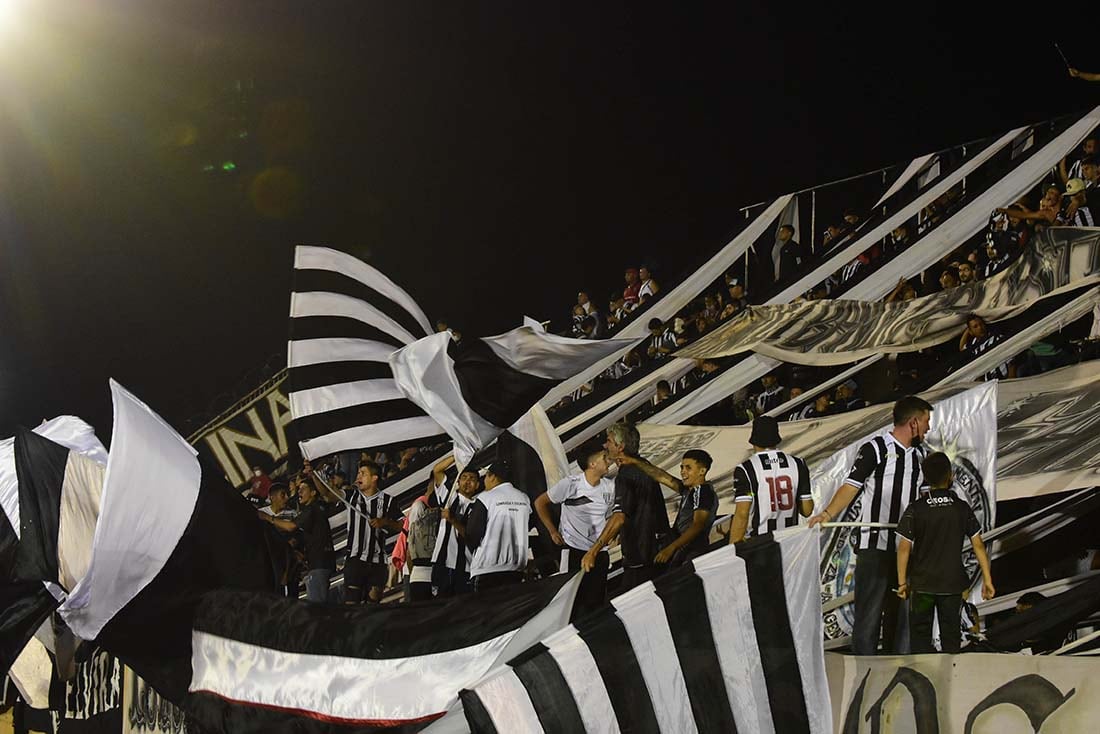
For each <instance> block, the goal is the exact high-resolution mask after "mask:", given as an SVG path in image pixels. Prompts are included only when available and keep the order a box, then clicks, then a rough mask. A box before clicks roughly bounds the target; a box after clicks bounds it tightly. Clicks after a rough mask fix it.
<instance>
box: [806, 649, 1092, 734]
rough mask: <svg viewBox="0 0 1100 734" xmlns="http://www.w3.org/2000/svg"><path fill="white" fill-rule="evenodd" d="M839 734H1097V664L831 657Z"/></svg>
mask: <svg viewBox="0 0 1100 734" xmlns="http://www.w3.org/2000/svg"><path fill="white" fill-rule="evenodd" d="M825 668H826V670H827V671H828V677H829V693H830V699H831V701H832V714H833V719H834V720H835V721H836V722H837V727H836V731H837V732H840V734H878V733H879V732H886V731H891V732H917V734H926V733H929V734H930V733H931V732H964V733H965V734H979V733H980V732H1003V733H1004V734H1009V733H1010V732H1066V733H1067V734H1068V733H1069V732H1090V731H1095V730H1096V721H1097V718H1098V717H1100V697H1098V695H1097V694H1098V693H1100V690H1098V689H1097V683H1096V663H1095V661H1093V660H1087V659H1086V660H1081V659H1075V658H1066V657H1048V656H1032V655H1005V654H985V653H968V654H964V655H884V656H879V657H857V656H854V655H838V654H836V653H830V654H828V655H826V656H825Z"/></svg>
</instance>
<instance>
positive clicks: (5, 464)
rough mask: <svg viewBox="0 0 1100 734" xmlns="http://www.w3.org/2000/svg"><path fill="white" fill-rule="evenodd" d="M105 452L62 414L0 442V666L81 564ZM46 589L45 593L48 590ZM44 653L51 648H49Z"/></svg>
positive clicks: (4, 667) (87, 430)
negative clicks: (0, 510)
mask: <svg viewBox="0 0 1100 734" xmlns="http://www.w3.org/2000/svg"><path fill="white" fill-rule="evenodd" d="M105 461H106V451H105V450H104V448H103V445H102V444H101V443H100V442H99V439H97V438H96V436H95V433H94V432H93V431H92V428H91V426H89V425H88V424H87V423H85V422H84V421H81V420H80V419H78V418H74V417H72V416H62V417H60V418H55V419H53V420H51V421H47V422H46V423H43V424H42V425H40V426H38V427H37V428H35V429H34V430H33V431H28V430H26V429H20V431H19V433H18V435H17V436H15V437H12V438H8V439H4V440H2V441H0V508H2V510H3V511H2V512H0V671H2V672H4V673H6V672H7V671H8V669H9V668H10V667H11V665H12V663H13V662H14V661H15V659H16V658H17V657H18V656H19V654H20V653H21V652H22V650H23V648H24V646H25V645H26V644H27V642H28V640H29V639H30V637H31V635H32V634H33V633H34V631H35V630H36V629H37V628H38V626H39V625H40V624H41V622H42V621H43V620H44V619H46V617H48V616H49V614H50V612H51V611H53V610H54V609H55V608H56V607H57V605H58V603H59V601H60V600H61V599H62V598H64V593H65V592H67V591H69V590H71V589H72V588H73V586H74V585H75V584H76V581H77V580H79V578H80V577H81V576H82V575H83V574H84V572H85V570H87V567H88V563H89V561H90V557H91V549H92V537H93V535H94V533H95V525H96V519H97V516H98V514H99V504H100V497H101V494H102V491H103V474H104V463H105ZM47 588H49V589H50V590H51V591H48V590H47ZM50 652H55V651H54V650H53V649H51V650H50Z"/></svg>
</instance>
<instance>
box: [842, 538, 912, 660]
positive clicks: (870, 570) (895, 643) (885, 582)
mask: <svg viewBox="0 0 1100 734" xmlns="http://www.w3.org/2000/svg"><path fill="white" fill-rule="evenodd" d="M897 587H898V562H897V554H896V553H894V552H893V551H883V550H877V549H868V550H861V551H859V553H858V554H857V555H856V578H855V595H856V602H855V604H856V614H855V622H854V624H853V629H852V651H853V652H855V654H856V655H875V654H877V653H878V641H879V634H880V632H881V635H882V650H883V652H884V653H885V654H887V655H889V654H891V653H898V654H905V653H907V652H909V615H908V610H907V608H906V606H905V605H904V604H899V603H898V602H899V601H901V600H900V599H898V596H897V594H896V593H895V592H894V589H896V588H897Z"/></svg>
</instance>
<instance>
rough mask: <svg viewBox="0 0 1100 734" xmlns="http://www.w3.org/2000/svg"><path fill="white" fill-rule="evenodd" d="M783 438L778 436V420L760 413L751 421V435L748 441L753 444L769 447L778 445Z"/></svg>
mask: <svg viewBox="0 0 1100 734" xmlns="http://www.w3.org/2000/svg"><path fill="white" fill-rule="evenodd" d="M782 440H783V439H782V438H780V436H779V421H777V420H776V419H775V418H772V417H771V416H770V415H762V416H760V417H759V418H757V419H756V420H754V421H753V422H752V435H751V436H749V443H751V444H752V445H753V446H759V447H761V448H765V449H770V448H772V447H773V446H778V445H779V442H780V441H782Z"/></svg>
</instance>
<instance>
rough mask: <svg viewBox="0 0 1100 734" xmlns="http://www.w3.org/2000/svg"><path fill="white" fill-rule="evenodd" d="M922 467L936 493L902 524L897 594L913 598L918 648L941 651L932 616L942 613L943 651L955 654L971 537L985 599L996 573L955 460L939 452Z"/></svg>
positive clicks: (910, 510)
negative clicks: (956, 483)
mask: <svg viewBox="0 0 1100 734" xmlns="http://www.w3.org/2000/svg"><path fill="white" fill-rule="evenodd" d="M921 470H922V471H923V472H924V478H925V481H927V482H928V484H929V485H930V491H929V492H928V494H926V495H924V496H923V497H922V498H920V499H919V500H917V501H915V502H913V503H911V504H910V505H909V507H907V508H906V510H905V513H904V514H903V515H902V516H901V522H900V523H899V524H898V529H897V534H898V592H897V593H898V596H899V597H901V598H902V599H906V598H907V599H909V640H910V646H911V649H912V652H914V653H927V652H935V649H934V648H933V647H932V619H933V614H936V615H938V616H939V620H940V646H941V647H942V648H943V652H949V653H955V652H958V651H959V647H960V643H961V628H960V620H959V610H960V606H961V603H962V599H961V594H962V592H964V591H966V589H967V588H968V587H969V586H970V583H969V579H967V577H966V570H965V569H964V568H963V564H962V546H963V542H964V541H965V540H966V539H967V538H970V542H971V544H972V545H973V546H974V555H975V556H977V558H978V565H979V566H981V569H982V598H983V599H992V598H993V595H994V593H995V590H994V589H993V577H992V575H991V573H990V570H989V556H988V555H987V554H986V552H985V543H983V542H982V536H981V526H980V525H979V524H978V519H977V518H976V517H974V511H973V510H971V509H970V506H969V505H968V504H967V503H966V502H965V501H963V500H961V499H959V497H958V496H957V495H956V494H955V493H954V492H952V491H951V482H952V480H953V479H954V476H953V474H952V471H951V460H950V459H948V458H947V455H946V454H944V453H943V452H941V451H937V452H936V453H934V454H931V455H929V456H928V458H926V459H925V460H924V463H923V464H922V465H921ZM910 559H912V563H911V564H910ZM910 565H912V573H909V570H910V569H909V567H910ZM910 581H911V582H912V583H909V582H910Z"/></svg>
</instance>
